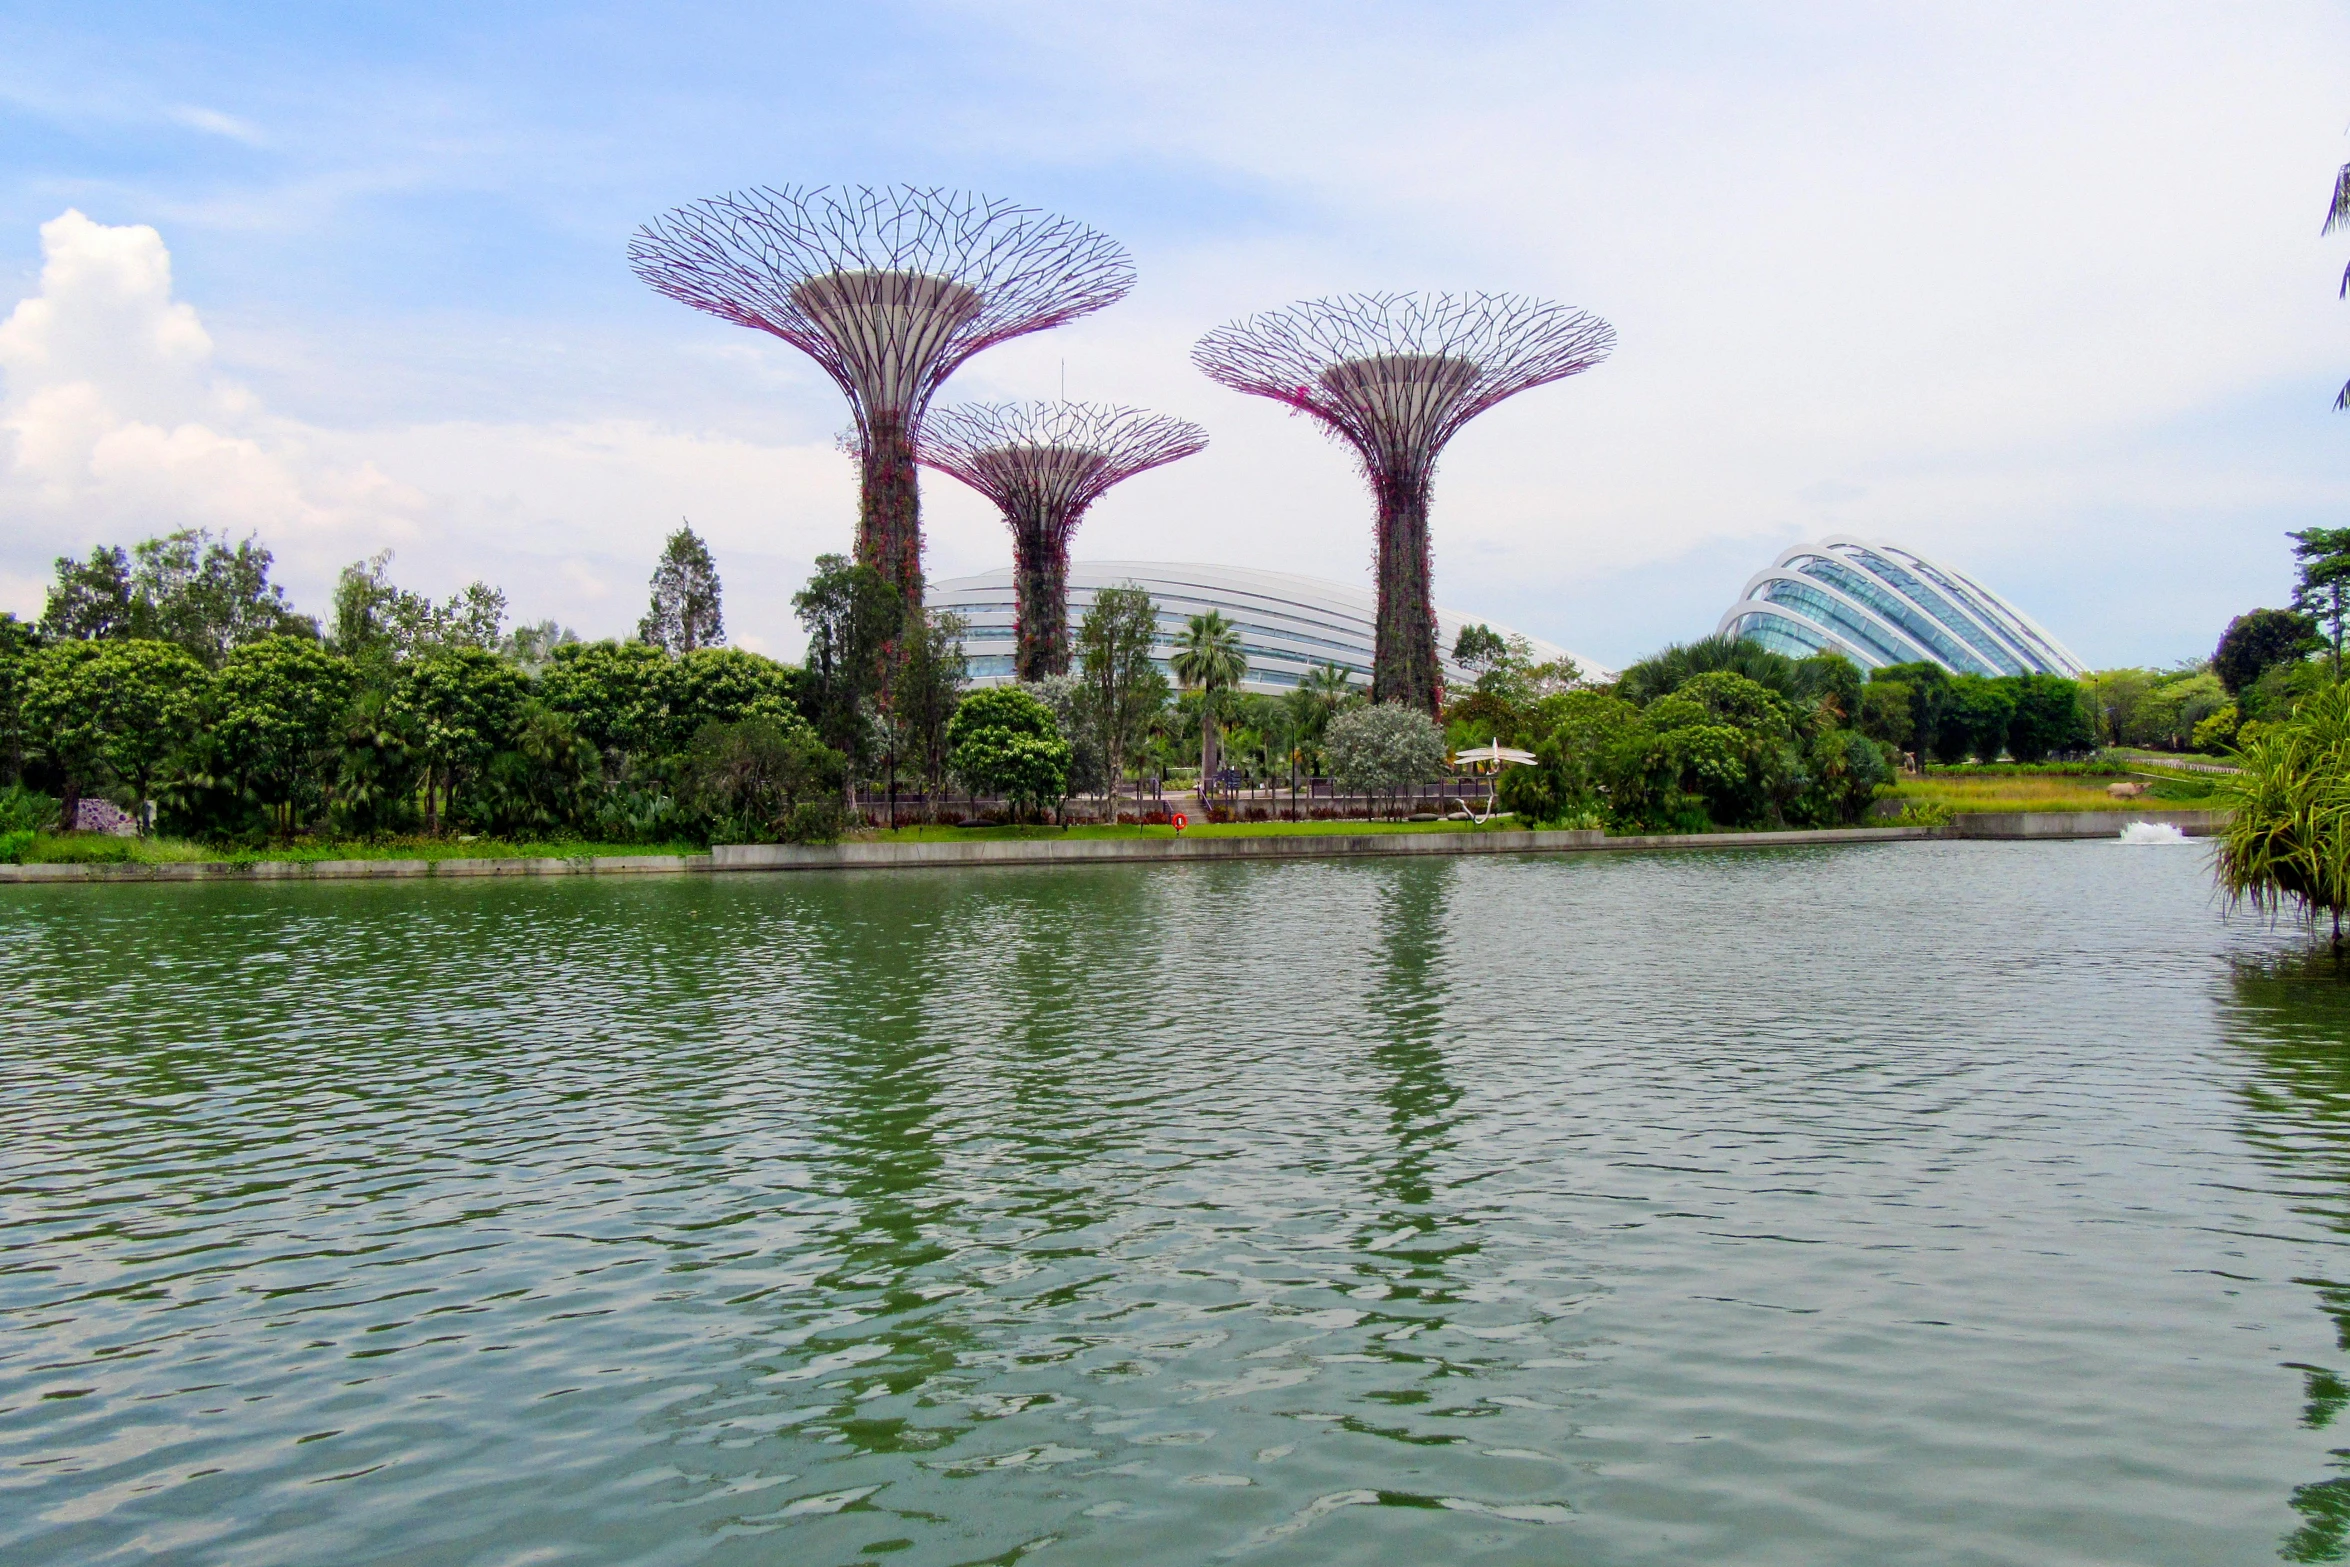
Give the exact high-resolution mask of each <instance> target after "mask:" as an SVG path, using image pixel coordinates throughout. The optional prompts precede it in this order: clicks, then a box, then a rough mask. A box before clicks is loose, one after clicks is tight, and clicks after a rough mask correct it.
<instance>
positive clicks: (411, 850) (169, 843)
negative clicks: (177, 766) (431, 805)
mask: <svg viewBox="0 0 2350 1567" xmlns="http://www.w3.org/2000/svg"><path fill="white" fill-rule="evenodd" d="M703 852H704V851H703V850H702V848H701V847H700V846H699V845H697V844H690V843H655V844H645V843H579V842H571V841H564V842H534V843H516V842H511V841H508V840H505V839H499V838H476V839H474V840H472V841H471V842H467V841H465V840H463V839H458V838H388V839H382V840H369V841H363V842H337V841H332V840H326V841H319V840H302V841H299V842H295V843H288V844H271V845H268V846H266V847H263V848H258V849H247V848H231V847H229V846H227V845H224V844H214V843H190V842H189V841H187V840H186V839H184V838H143V839H142V838H113V837H108V836H106V835H105V834H102V833H78V832H77V833H65V834H62V835H57V834H49V833H43V834H42V835H41V836H40V837H38V838H35V839H34V840H33V844H32V847H31V848H30V849H28V850H26V851H25V854H24V863H25V864H27V865H55V864H102V865H119V864H139V865H172V864H181V863H186V862H189V861H197V860H202V861H209V862H212V863H214V864H224V863H225V864H231V865H250V864H256V863H259V862H261V861H265V860H294V861H310V860H474V859H478V860H493V859H494V860H506V859H541V858H544V859H577V858H580V857H581V856H594V857H597V858H602V857H604V856H607V855H616V854H700V853H703Z"/></svg>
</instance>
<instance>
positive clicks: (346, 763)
mask: <svg viewBox="0 0 2350 1567" xmlns="http://www.w3.org/2000/svg"><path fill="white" fill-rule="evenodd" d="M340 728H341V734H340V737H339V740H340V743H339V745H338V748H337V753H336V758H335V782H334V794H333V798H332V799H331V800H330V801H329V802H328V806H327V812H328V820H329V821H330V822H331V823H332V825H333V827H334V829H335V831H337V832H339V833H346V834H354V835H359V836H365V835H368V834H373V833H383V832H391V831H394V830H399V829H404V828H407V827H409V826H411V825H413V821H414V817H415V814H416V785H417V770H418V769H417V755H416V746H415V738H416V729H417V725H416V721H415V716H414V714H412V713H411V712H410V711H409V710H408V708H407V707H406V706H405V705H404V704H403V703H402V702H401V700H400V693H399V691H398V690H397V688H396V687H395V686H394V685H392V684H390V683H388V682H386V681H382V680H370V681H367V682H366V683H364V684H362V685H361V686H360V687H359V691H358V694H357V695H356V696H354V697H353V698H352V699H351V705H350V706H349V707H348V708H347V709H345V711H344V713H343V718H342V723H341V726H340Z"/></svg>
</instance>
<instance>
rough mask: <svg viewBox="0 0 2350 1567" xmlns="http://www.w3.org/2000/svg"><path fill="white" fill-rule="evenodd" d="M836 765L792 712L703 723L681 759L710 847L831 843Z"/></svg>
mask: <svg viewBox="0 0 2350 1567" xmlns="http://www.w3.org/2000/svg"><path fill="white" fill-rule="evenodd" d="M841 765H842V764H841V755H840V753H839V752H838V751H835V750H833V749H831V748H830V747H828V746H827V745H825V744H824V742H823V741H821V740H819V739H817V738H816V731H815V730H814V729H812V728H810V727H809V726H808V722H807V720H806V719H803V718H801V717H800V716H799V715H798V714H797V713H793V714H790V715H787V716H785V717H783V718H780V719H778V718H751V719H745V720H743V721H742V722H740V723H734V724H705V725H703V726H702V729H701V732H700V733H698V734H696V735H695V736H694V739H693V744H692V746H691V748H690V749H689V750H688V751H687V753H686V762H685V791H686V798H687V801H688V803H689V804H690V805H691V807H692V808H693V809H694V810H695V811H696V812H698V813H699V814H700V815H701V816H702V817H703V819H704V820H705V821H706V822H707V823H708V824H709V831H710V838H711V841H712V842H714V843H776V842H783V843H830V842H831V841H832V840H833V839H835V838H838V837H839V836H840V828H841V812H840V797H841Z"/></svg>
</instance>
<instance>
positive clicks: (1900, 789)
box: [1892, 773, 2212, 811]
mask: <svg viewBox="0 0 2350 1567" xmlns="http://www.w3.org/2000/svg"><path fill="white" fill-rule="evenodd" d="M2115 781H2117V780H2115V779H2112V778H2098V777H2087V778H2083V777H2078V776H2063V775H2052V774H2046V773H2040V774H2030V773H2026V774H2013V773H2010V774H2006V775H2004V776H1999V777H1984V778H1964V777H1959V778H1954V777H1951V776H1949V775H1948V774H1939V773H1930V774H1928V775H1927V776H1926V777H1924V778H1904V779H1902V780H1901V781H1900V782H1899V783H1898V784H1896V785H1894V787H1893V793H1892V798H1894V799H1896V800H1899V801H1901V802H1902V803H1903V804H1905V805H1906V804H1908V803H1910V802H1913V801H1915V802H1921V803H1931V804H1935V805H1942V806H1947V807H1948V808H1949V809H1950V810H1952V811H2129V810H2147V809H2150V808H2151V809H2159V810H2190V811H2191V810H2202V809H2206V808H2208V807H2209V806H2210V805H2211V803H2212V802H2211V800H2210V798H2209V789H2208V785H2205V784H2204V783H2203V781H2202V780H2201V779H2200V778H2193V777H2180V778H2175V779H2174V778H2156V779H2147V778H2137V779H2133V780H2131V781H2132V782H2136V783H2144V784H2146V785H2148V788H2147V792H2146V793H2144V794H2142V795H2139V796H2138V797H2137V798H2135V799H2129V800H2117V799H2115V798H2114V797H2113V796H2112V795H2110V794H2108V793H2106V791H2105V786H2106V785H2107V784H2109V783H2113V782H2115Z"/></svg>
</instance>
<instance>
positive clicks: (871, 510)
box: [857, 415, 922, 613]
mask: <svg viewBox="0 0 2350 1567" xmlns="http://www.w3.org/2000/svg"><path fill="white" fill-rule="evenodd" d="M857 564H859V565H860V566H870V567H872V568H873V569H874V570H875V571H878V572H880V573H881V574H882V575H883V576H884V577H886V578H888V579H889V581H890V583H891V585H892V586H894V587H895V588H896V589H897V590H898V597H899V599H900V600H901V601H902V603H903V604H904V606H905V608H906V610H907V611H908V612H909V613H912V612H914V611H918V610H920V609H921V608H922V496H921V492H920V491H919V490H918V489H917V488H916V487H915V469H914V442H913V440H912V438H911V437H910V436H909V435H908V433H907V431H906V425H905V421H904V420H903V419H901V418H898V417H897V416H895V415H890V416H887V417H882V418H876V419H874V420H872V421H871V423H870V425H869V426H868V428H867V431H866V439H865V451H864V474H863V485H862V488H861V491H860V493H859V495H858V497H857Z"/></svg>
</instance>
